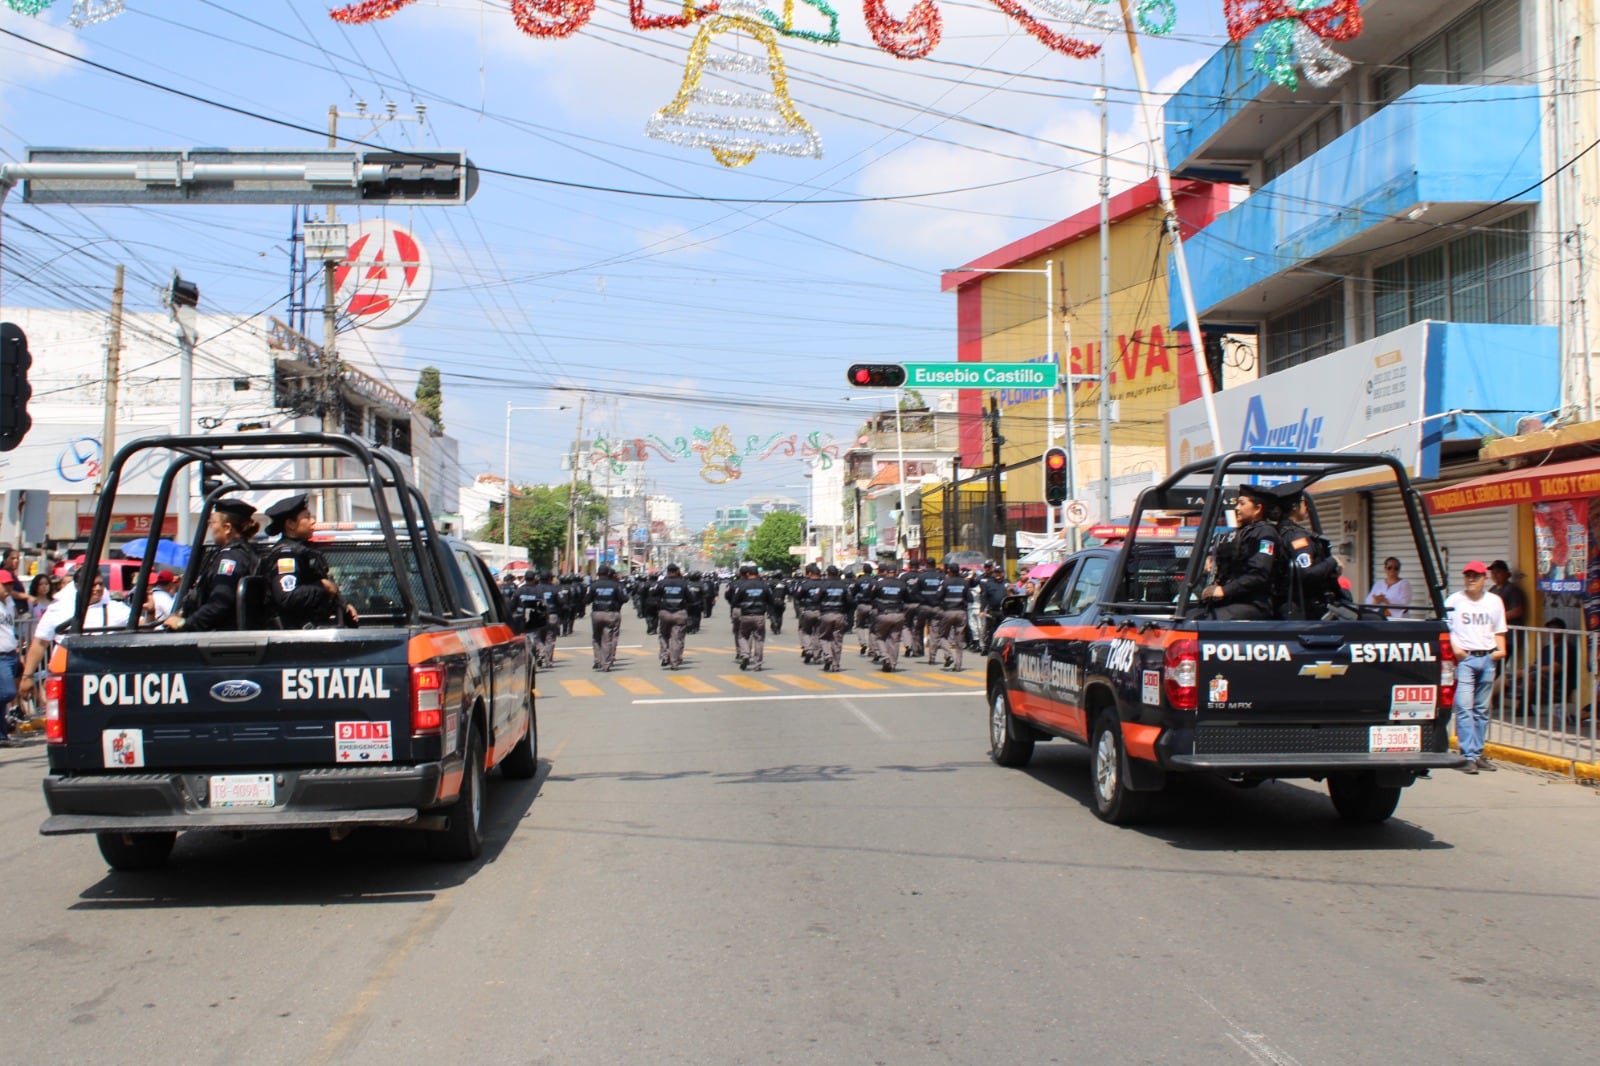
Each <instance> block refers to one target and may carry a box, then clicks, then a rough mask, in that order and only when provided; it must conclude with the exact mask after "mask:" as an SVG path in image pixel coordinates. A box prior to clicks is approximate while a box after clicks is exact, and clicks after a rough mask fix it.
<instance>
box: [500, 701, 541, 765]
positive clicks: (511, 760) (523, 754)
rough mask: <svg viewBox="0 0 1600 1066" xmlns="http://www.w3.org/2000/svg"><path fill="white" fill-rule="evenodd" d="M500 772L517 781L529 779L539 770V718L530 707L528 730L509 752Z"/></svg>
mask: <svg viewBox="0 0 1600 1066" xmlns="http://www.w3.org/2000/svg"><path fill="white" fill-rule="evenodd" d="M500 772H501V773H502V774H504V775H506V776H507V777H510V778H514V779H515V780H517V781H527V780H529V779H530V778H532V777H533V776H534V775H535V774H537V773H538V772H539V719H538V717H536V716H535V715H534V713H533V708H532V707H529V708H528V732H527V734H526V735H525V736H524V737H523V738H522V739H521V740H519V741H517V743H516V746H515V747H513V748H512V749H511V751H510V752H509V753H507V755H506V757H505V761H504V762H502V763H501V764H500Z"/></svg>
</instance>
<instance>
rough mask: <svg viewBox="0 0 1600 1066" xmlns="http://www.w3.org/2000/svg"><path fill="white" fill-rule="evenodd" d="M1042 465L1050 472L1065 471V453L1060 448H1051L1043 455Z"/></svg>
mask: <svg viewBox="0 0 1600 1066" xmlns="http://www.w3.org/2000/svg"><path fill="white" fill-rule="evenodd" d="M1044 465H1045V466H1047V467H1048V468H1050V469H1051V470H1065V469H1066V468H1067V453H1066V452H1064V451H1062V450H1061V449H1060V448H1052V449H1050V450H1049V451H1048V452H1045V454H1044Z"/></svg>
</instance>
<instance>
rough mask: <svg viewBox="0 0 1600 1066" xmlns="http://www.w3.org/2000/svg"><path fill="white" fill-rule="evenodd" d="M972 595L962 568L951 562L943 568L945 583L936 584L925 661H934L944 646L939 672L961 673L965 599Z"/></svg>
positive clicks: (965, 633)
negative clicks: (935, 615)
mask: <svg viewBox="0 0 1600 1066" xmlns="http://www.w3.org/2000/svg"><path fill="white" fill-rule="evenodd" d="M971 596H972V585H971V584H970V583H969V582H968V581H967V579H966V578H964V577H962V576H961V567H959V566H957V565H956V564H955V563H951V564H949V565H948V566H946V567H945V568H944V580H943V581H941V582H939V616H938V618H937V620H936V621H935V623H934V625H933V626H932V627H931V632H932V634H933V639H932V643H930V644H929V645H928V662H930V663H931V662H933V660H934V657H935V653H936V652H937V651H938V650H939V648H940V646H941V645H942V646H943V647H944V666H943V667H942V669H945V670H949V671H951V672H953V673H958V674H959V673H960V672H961V653H962V652H963V651H965V650H966V646H967V600H968V599H969V598H970V597H971Z"/></svg>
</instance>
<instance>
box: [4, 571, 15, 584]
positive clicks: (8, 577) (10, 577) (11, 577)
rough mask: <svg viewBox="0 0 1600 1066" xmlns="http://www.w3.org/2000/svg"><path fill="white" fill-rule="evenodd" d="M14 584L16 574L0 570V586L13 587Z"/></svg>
mask: <svg viewBox="0 0 1600 1066" xmlns="http://www.w3.org/2000/svg"><path fill="white" fill-rule="evenodd" d="M16 583H17V575H16V574H13V573H12V572H11V571H9V570H0V585H15V584H16Z"/></svg>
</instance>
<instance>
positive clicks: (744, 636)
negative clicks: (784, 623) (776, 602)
mask: <svg viewBox="0 0 1600 1066" xmlns="http://www.w3.org/2000/svg"><path fill="white" fill-rule="evenodd" d="M726 596H727V598H728V613H729V614H730V615H732V616H733V640H734V648H735V650H736V654H737V655H738V657H739V669H741V670H759V669H761V664H762V662H763V660H764V659H765V658H766V647H767V612H768V611H769V610H770V609H771V607H772V586H771V585H769V584H768V583H767V582H766V581H764V580H762V578H761V576H760V573H759V572H758V570H757V569H756V564H755V563H743V564H741V565H740V567H739V577H738V580H736V581H734V582H733V583H732V584H730V585H729V586H728V591H727V593H726Z"/></svg>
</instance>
